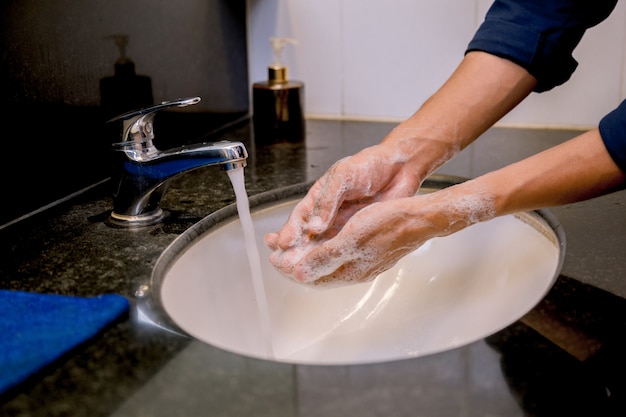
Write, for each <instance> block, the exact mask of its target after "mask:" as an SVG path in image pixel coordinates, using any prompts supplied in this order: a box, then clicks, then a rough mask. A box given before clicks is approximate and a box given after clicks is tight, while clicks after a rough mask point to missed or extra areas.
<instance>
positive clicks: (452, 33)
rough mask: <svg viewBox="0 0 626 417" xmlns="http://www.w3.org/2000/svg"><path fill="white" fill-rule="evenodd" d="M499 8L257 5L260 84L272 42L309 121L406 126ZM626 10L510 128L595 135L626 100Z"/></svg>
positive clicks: (508, 120)
mask: <svg viewBox="0 0 626 417" xmlns="http://www.w3.org/2000/svg"><path fill="white" fill-rule="evenodd" d="M490 4H491V0H438V1H431V0H248V8H249V14H248V16H249V17H248V19H249V21H248V22H249V31H248V36H249V40H248V45H249V65H250V79H251V81H258V80H262V79H265V77H266V66H267V64H268V63H269V62H270V61H271V59H272V52H271V48H270V44H269V41H268V39H269V37H270V36H287V37H292V38H295V39H296V40H297V41H298V44H297V45H296V46H291V45H288V46H287V47H286V49H285V52H284V58H285V61H287V63H288V65H289V74H290V78H292V79H298V80H301V81H303V82H304V83H305V86H306V90H305V97H306V103H305V105H306V109H305V111H306V113H307V115H308V116H330V117H340V118H365V119H390V120H402V119H404V118H406V117H408V116H410V115H411V114H412V113H413V112H414V111H415V110H416V109H417V108H418V106H419V105H420V104H421V103H422V102H423V101H424V100H425V99H426V98H427V97H428V96H429V95H430V94H432V93H433V92H434V91H435V90H436V89H437V88H438V87H439V86H440V85H441V83H442V82H443V81H444V80H445V79H446V78H447V77H448V75H449V74H450V73H451V71H452V70H453V69H454V68H455V66H456V65H457V63H458V62H459V60H460V59H461V57H462V55H463V51H464V49H465V47H466V45H467V43H468V41H469V40H470V38H471V36H472V35H473V33H474V31H475V30H476V28H477V27H478V25H479V24H480V22H481V21H482V19H483V17H484V14H485V12H486V10H487V9H488V7H489V5H490ZM625 22H626V6H625V5H624V2H619V4H618V5H617V8H616V9H615V11H614V12H613V14H612V15H611V16H610V17H609V19H607V20H606V21H605V22H603V23H602V24H600V25H599V26H597V27H595V28H592V29H591V30H589V31H588V32H587V35H586V36H585V38H584V39H583V41H582V42H581V44H580V45H579V47H578V48H577V50H576V51H575V58H576V59H577V60H578V61H579V64H580V65H579V67H578V70H577V71H576V73H575V74H574V76H573V77H572V79H571V80H570V81H569V82H568V83H567V84H566V85H564V86H561V87H558V88H556V89H554V90H552V91H550V92H547V93H542V94H533V95H531V96H530V97H529V98H528V99H527V100H526V101H525V102H524V103H522V104H521V105H520V106H519V107H518V108H516V109H515V110H514V111H513V112H512V113H510V114H509V115H507V116H506V117H505V118H504V119H503V120H502V123H503V124H507V125H521V126H533V127H536V126H542V127H545V126H548V127H587V126H593V125H595V124H597V122H598V120H599V119H600V118H601V117H602V116H603V115H604V114H605V113H607V112H608V111H610V110H612V109H613V108H614V107H615V106H617V105H618V104H619V102H620V100H621V98H622V97H624V96H625V94H626V87H625V86H624V84H625V83H624V76H625V71H624V63H625V59H626V58H625V54H624V52H625V47H624V44H625V41H626V25H625V24H624V23H625Z"/></svg>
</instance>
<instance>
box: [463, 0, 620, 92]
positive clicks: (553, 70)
mask: <svg viewBox="0 0 626 417" xmlns="http://www.w3.org/2000/svg"><path fill="white" fill-rule="evenodd" d="M616 4H617V0H593V1H592V0H517V1H516V0H496V1H495V2H494V3H493V4H492V6H491V8H490V9H489V11H488V12H487V15H486V17H485V20H484V22H483V23H482V24H481V26H480V27H479V29H478V31H477V32H476V34H475V35H474V38H473V39H472V40H471V42H470V43H469V45H468V48H467V52H469V51H484V52H488V53H490V54H492V55H496V56H499V57H501V58H506V59H509V60H511V61H513V62H515V63H517V64H518V65H520V66H522V67H524V68H525V69H526V70H527V71H528V72H530V73H531V74H532V75H533V76H534V77H535V78H537V80H538V84H537V87H536V88H535V91H537V92H541V91H546V90H550V89H551V88H553V87H556V86H557V85H560V84H563V83H564V82H566V81H567V80H568V79H569V78H570V76H571V75H572V73H573V72H574V70H575V69H576V66H577V65H578V63H577V62H576V60H575V59H574V58H573V56H572V52H573V51H574V48H576V46H577V45H578V43H579V42H580V39H581V38H582V36H583V35H584V33H585V31H586V30H587V29H588V28H590V27H592V26H595V25H597V24H598V23H600V22H601V21H603V20H604V19H606V18H607V17H608V15H609V14H610V13H611V12H612V11H613V9H614V8H615V5H616Z"/></svg>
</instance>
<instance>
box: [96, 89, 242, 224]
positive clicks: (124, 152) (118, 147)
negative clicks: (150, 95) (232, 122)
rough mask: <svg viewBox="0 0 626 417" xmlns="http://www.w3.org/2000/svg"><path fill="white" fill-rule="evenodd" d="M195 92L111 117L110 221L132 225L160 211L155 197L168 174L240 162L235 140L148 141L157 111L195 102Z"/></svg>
mask: <svg viewBox="0 0 626 417" xmlns="http://www.w3.org/2000/svg"><path fill="white" fill-rule="evenodd" d="M199 101H200V97H192V98H184V99H178V100H173V101H164V102H162V103H160V104H156V105H154V106H150V107H146V108H142V109H139V110H133V111H130V112H128V113H124V114H122V115H120V116H117V117H114V118H113V119H111V120H109V121H108V122H107V124H108V123H114V122H117V123H118V124H120V126H121V141H119V142H115V143H113V161H112V162H113V167H112V170H113V172H112V175H111V181H112V184H113V211H112V212H111V215H110V217H109V219H110V221H111V222H112V223H113V224H115V225H118V226H124V227H137V226H147V225H152V224H155V223H158V222H159V221H161V220H162V219H163V217H164V212H163V210H162V209H161V207H160V204H161V198H162V197H163V194H164V193H165V191H166V189H167V187H168V185H169V183H170V180H171V179H172V178H174V177H176V176H177V175H179V174H183V173H185V172H188V171H191V170H193V169H196V168H200V167H206V166H211V165H220V166H221V167H222V169H224V170H231V169H237V168H243V167H245V166H246V160H247V158H248V152H247V150H246V148H245V146H244V145H243V143H241V142H232V141H220V142H205V143H198V144H194V145H189V146H181V147H178V148H173V149H169V150H160V149H157V147H156V146H155V145H154V143H153V139H154V137H155V136H154V125H153V120H154V117H155V115H156V113H157V112H159V111H160V110H163V109H168V108H172V107H186V106H190V105H193V104H196V103H198V102H199Z"/></svg>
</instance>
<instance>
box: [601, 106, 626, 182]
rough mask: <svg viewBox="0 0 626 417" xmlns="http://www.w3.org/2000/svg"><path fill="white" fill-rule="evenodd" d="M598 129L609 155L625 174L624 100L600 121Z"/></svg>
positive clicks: (625, 128)
mask: <svg viewBox="0 0 626 417" xmlns="http://www.w3.org/2000/svg"><path fill="white" fill-rule="evenodd" d="M599 128H600V136H602V141H603V142H604V146H606V150H607V151H608V152H609V155H611V158H613V161H615V163H616V164H617V166H618V167H619V168H620V169H621V170H622V171H623V172H626V100H624V101H622V103H621V104H620V105H619V106H618V107H617V108H616V109H615V110H613V111H612V112H610V113H609V114H607V115H606V116H604V117H603V118H602V120H600V126H599Z"/></svg>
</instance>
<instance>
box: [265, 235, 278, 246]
mask: <svg viewBox="0 0 626 417" xmlns="http://www.w3.org/2000/svg"><path fill="white" fill-rule="evenodd" d="M263 240H264V241H265V245H266V246H267V247H269V248H270V249H271V250H276V249H278V233H267V234H266V235H265V237H264V238H263Z"/></svg>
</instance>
